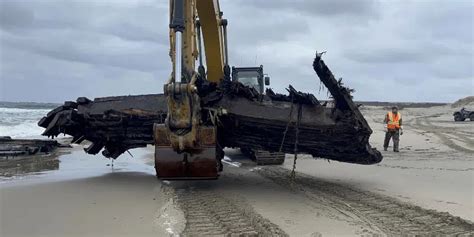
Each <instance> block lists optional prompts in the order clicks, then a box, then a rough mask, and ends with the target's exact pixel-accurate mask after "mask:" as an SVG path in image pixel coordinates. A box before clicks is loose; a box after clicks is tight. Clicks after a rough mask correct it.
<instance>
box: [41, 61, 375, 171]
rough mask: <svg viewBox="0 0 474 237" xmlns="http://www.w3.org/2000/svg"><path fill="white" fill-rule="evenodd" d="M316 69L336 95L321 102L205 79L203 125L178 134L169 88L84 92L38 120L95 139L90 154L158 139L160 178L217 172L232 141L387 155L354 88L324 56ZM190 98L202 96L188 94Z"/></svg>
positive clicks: (327, 153)
mask: <svg viewBox="0 0 474 237" xmlns="http://www.w3.org/2000/svg"><path fill="white" fill-rule="evenodd" d="M313 68H314V70H315V72H316V74H317V75H318V77H319V79H320V80H321V82H322V83H323V84H324V85H325V86H326V87H327V89H328V91H329V93H330V94H331V96H332V98H333V101H330V102H321V101H319V100H318V99H316V97H314V95H312V94H307V93H302V92H298V91H296V90H295V89H294V88H293V87H291V86H290V87H289V89H288V91H289V94H288V95H282V94H277V93H274V92H273V91H272V90H270V89H268V90H267V92H266V93H265V94H261V93H258V92H257V91H256V90H255V89H254V88H251V87H248V86H244V85H243V84H241V83H239V82H234V81H229V80H226V81H224V82H222V83H221V84H219V85H216V84H213V83H209V82H207V81H205V80H202V78H199V77H198V78H196V82H195V86H196V88H195V91H193V93H194V92H195V95H197V96H199V101H198V103H199V108H200V110H199V113H194V117H193V116H191V117H192V118H195V119H196V120H195V121H198V120H199V121H198V122H199V123H200V126H197V127H195V128H194V129H195V130H192V129H193V128H192V127H190V126H189V124H192V123H193V121H187V122H188V124H187V125H186V124H185V123H182V124H181V125H182V126H181V125H180V121H177V122H176V123H175V125H176V126H174V128H175V129H174V130H173V131H172V132H173V133H174V134H177V135H173V134H170V132H169V130H168V127H167V125H166V124H167V118H168V121H169V119H170V115H169V114H168V110H169V103H168V100H169V97H168V96H166V95H164V94H153V95H139V96H120V97H105V98H96V99H94V100H93V101H91V100H89V99H87V98H84V97H81V98H79V99H77V101H76V102H66V103H65V104H64V105H63V106H60V107H58V108H56V109H54V110H53V111H51V112H50V113H48V115H47V116H46V117H44V118H43V119H42V120H41V121H40V122H39V123H38V124H39V126H41V127H44V128H45V129H46V130H45V131H44V133H43V135H45V136H50V137H55V136H58V135H59V134H61V133H65V134H68V135H71V136H72V137H73V142H76V143H80V142H82V141H84V140H88V141H90V142H91V145H89V147H87V148H85V151H86V152H87V153H89V154H97V153H98V152H99V151H101V150H103V151H102V154H103V155H104V156H105V157H109V158H114V159H115V158H117V157H118V156H120V155H121V154H122V153H124V152H125V151H127V150H129V149H133V148H136V147H144V146H147V145H155V149H156V150H155V168H156V171H157V176H158V177H160V178H164V179H182V178H185V179H188V178H197V179H213V178H217V177H218V172H219V171H221V170H222V164H221V162H220V161H221V159H222V158H223V157H224V152H223V148H224V147H234V148H244V149H253V150H256V151H266V152H280V153H294V154H296V153H306V154H310V155H312V156H314V157H319V158H327V159H330V160H337V161H341V162H349V163H357V164H375V163H378V162H380V161H381V160H382V155H381V153H380V152H379V151H377V150H376V149H375V148H371V146H370V144H369V136H370V134H371V133H372V130H371V129H370V127H369V125H368V123H367V121H366V120H365V119H364V117H363V116H362V114H361V113H360V111H359V109H358V106H357V105H356V104H354V102H353V101H352V98H351V95H350V89H348V88H346V87H344V86H343V85H342V83H341V82H340V80H339V81H338V80H336V79H335V77H334V75H333V74H332V72H331V71H330V70H329V68H328V67H327V66H326V64H325V63H324V61H323V60H322V59H321V55H320V54H316V57H315V59H314V62H313ZM188 102H194V103H196V100H192V99H189V98H188V100H187V102H186V103H188ZM181 112H183V113H185V112H186V113H191V114H192V113H193V112H192V111H189V110H188V111H186V110H182V111H181ZM181 122H182V121H181ZM180 126H181V127H180ZM190 131H191V132H192V133H193V134H192V135H190V136H193V139H194V140H193V139H187V140H180V139H183V138H180V134H189V133H190ZM186 141H188V142H189V141H192V142H193V143H192V144H186ZM174 146H177V148H176V147H174ZM177 149H179V150H180V152H176V150H177Z"/></svg>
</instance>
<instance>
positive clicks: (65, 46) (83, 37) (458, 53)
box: [0, 0, 474, 102]
mask: <svg viewBox="0 0 474 237" xmlns="http://www.w3.org/2000/svg"><path fill="white" fill-rule="evenodd" d="M220 5H221V10H222V11H224V17H226V18H228V20H229V49H230V56H231V61H230V62H231V64H232V65H235V66H253V65H255V64H257V65H259V64H263V65H264V68H265V71H266V72H267V73H269V74H270V76H271V78H272V85H271V87H273V88H274V89H275V90H276V91H279V92H285V90H284V88H285V87H287V86H288V84H292V85H293V86H295V87H296V88H297V89H299V90H302V91H306V92H313V93H317V96H318V97H319V98H324V97H325V96H326V94H325V93H324V92H322V93H318V92H319V81H318V79H317V77H316V75H315V73H314V72H313V70H312V68H311V63H312V59H313V56H314V52H315V51H316V50H320V51H321V50H327V51H328V53H327V54H326V55H325V56H324V59H325V61H326V63H327V64H328V65H329V67H330V68H331V69H332V70H333V72H334V73H335V75H336V76H337V77H343V78H344V81H345V83H346V85H348V86H349V87H352V88H355V89H356V91H357V92H356V94H355V98H356V99H358V100H390V101H410V100H411V101H454V100H456V99H457V98H459V97H462V96H467V95H472V94H473V93H474V92H473V91H472V89H471V88H472V83H473V80H474V79H473V77H474V76H473V69H472V65H473V64H474V62H473V58H474V56H473V49H474V47H473V30H472V28H473V23H472V22H473V12H474V9H473V4H472V2H469V1H462V0H459V1H449V2H448V3H445V1H421V2H420V1H376V0H359V1H352V0H338V1H333V0H322V1H312V0H307V1H304V0H296V1H290V0H287V1H284V0H272V1H270V0H268V1H267V0H256V1H251V0H221V4H220ZM0 19H1V23H0V63H1V67H0V100H21V101H49V102H60V101H63V100H70V99H75V98H76V97H78V96H89V97H97V96H108V95H121V94H141V93H159V92H161V90H162V84H163V83H164V82H165V81H166V79H167V78H168V76H169V74H170V71H171V64H170V60H169V56H168V47H169V46H168V2H167V1H162V0H140V1H121V0H117V1H111V0H106V1H99V0H97V1H95V0H91V1H60V0H49V1H32V0H25V1H13V0H5V1H1V2H0ZM420 88H422V89H423V93H420ZM394 92H396V93H394Z"/></svg>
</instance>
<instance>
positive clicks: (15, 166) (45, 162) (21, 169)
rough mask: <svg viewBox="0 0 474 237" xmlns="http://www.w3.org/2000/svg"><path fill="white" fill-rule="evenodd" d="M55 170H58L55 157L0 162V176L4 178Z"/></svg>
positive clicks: (57, 161) (23, 158)
mask: <svg viewBox="0 0 474 237" xmlns="http://www.w3.org/2000/svg"><path fill="white" fill-rule="evenodd" d="M57 169H59V160H58V159H57V157H56V156H51V157H45V156H34V157H31V156H29V157H21V158H20V157H17V158H16V159H3V160H0V176H5V177H11V176H14V175H21V174H26V173H33V172H40V171H47V170H57Z"/></svg>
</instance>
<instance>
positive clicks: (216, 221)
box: [176, 188, 288, 236]
mask: <svg viewBox="0 0 474 237" xmlns="http://www.w3.org/2000/svg"><path fill="white" fill-rule="evenodd" d="M176 195H177V201H178V205H179V206H180V208H181V209H182V211H183V212H184V215H185V218H186V226H185V228H184V231H183V233H181V234H182V235H183V236H288V235H287V234H286V233H285V232H284V231H283V230H281V229H280V228H279V227H278V226H277V225H275V224H273V223H271V222H270V221H269V220H267V219H265V218H263V217H262V216H260V215H259V214H257V213H256V212H255V211H254V210H253V209H252V207H251V206H250V205H248V204H246V203H244V202H243V201H237V200H231V199H229V198H226V197H223V196H222V195H219V194H218V193H216V192H213V191H203V190H193V189H192V188H186V189H179V190H176Z"/></svg>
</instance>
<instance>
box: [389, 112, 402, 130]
mask: <svg viewBox="0 0 474 237" xmlns="http://www.w3.org/2000/svg"><path fill="white" fill-rule="evenodd" d="M401 119H402V115H401V114H400V112H398V113H397V115H394V114H393V113H392V112H388V113H387V129H389V130H398V129H400V120H401Z"/></svg>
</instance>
